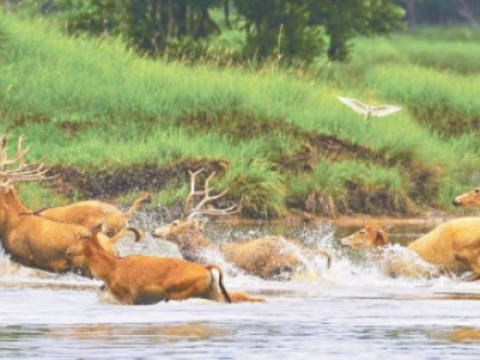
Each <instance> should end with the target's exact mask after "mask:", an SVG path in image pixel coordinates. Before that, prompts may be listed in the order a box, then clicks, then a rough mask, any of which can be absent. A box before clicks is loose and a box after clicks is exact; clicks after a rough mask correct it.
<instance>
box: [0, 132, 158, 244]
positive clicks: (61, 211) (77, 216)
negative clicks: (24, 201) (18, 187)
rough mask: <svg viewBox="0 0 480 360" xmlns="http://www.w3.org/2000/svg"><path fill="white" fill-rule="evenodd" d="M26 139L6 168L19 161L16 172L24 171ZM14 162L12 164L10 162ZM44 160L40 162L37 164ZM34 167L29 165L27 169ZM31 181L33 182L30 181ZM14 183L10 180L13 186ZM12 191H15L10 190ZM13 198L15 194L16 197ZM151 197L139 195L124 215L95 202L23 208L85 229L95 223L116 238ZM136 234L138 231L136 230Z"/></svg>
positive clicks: (2, 154) (0, 155)
mask: <svg viewBox="0 0 480 360" xmlns="http://www.w3.org/2000/svg"><path fill="white" fill-rule="evenodd" d="M7 138H8V137H7V135H2V136H1V137H0V161H2V159H3V161H7V160H8V158H7V147H6V146H7ZM26 139H27V137H26V136H25V135H21V136H20V138H19V139H18V152H17V156H16V157H14V158H13V159H12V160H9V161H8V162H7V163H6V164H5V165H4V167H5V166H7V165H8V164H10V163H12V164H13V163H15V162H16V161H18V162H19V167H18V168H17V170H16V171H20V172H21V171H22V169H24V168H25V166H26V165H25V162H24V160H23V156H24V155H25V153H27V151H28V149H25V150H23V148H22V144H23V143H24V141H25V140H26ZM12 161H13V162H12ZM42 161H43V159H42V160H40V161H39V162H38V164H40V163H41V162H42ZM32 165H33V164H30V167H31V166H32ZM31 181H34V180H31ZM13 182H14V181H12V183H13ZM12 191H15V189H12ZM15 195H16V194H15ZM150 200H151V197H150V195H149V194H148V193H144V194H142V195H141V196H140V197H139V198H138V199H137V200H136V201H135V202H134V203H133V205H132V206H131V207H130V209H129V210H128V211H127V212H125V213H123V212H122V211H121V210H120V209H118V208H117V207H116V206H114V205H111V204H108V203H105V202H102V201H97V200H88V201H81V202H77V203H74V204H70V205H67V206H57V207H51V208H45V209H41V210H38V211H35V212H34V211H32V210H30V209H28V208H26V207H23V211H24V212H25V213H34V214H36V215H41V216H44V217H47V218H49V219H51V220H58V221H65V222H69V223H73V224H78V225H82V226H85V227H88V228H90V227H93V226H96V225H97V224H100V223H102V224H103V230H102V232H103V233H104V234H105V235H107V236H109V237H113V236H115V235H117V234H118V233H119V232H120V230H122V229H124V228H125V227H127V226H128V220H129V219H130V218H131V216H132V215H133V214H134V213H135V211H137V209H138V208H139V207H140V205H141V204H142V203H144V202H149V201H150ZM137 232H138V230H137Z"/></svg>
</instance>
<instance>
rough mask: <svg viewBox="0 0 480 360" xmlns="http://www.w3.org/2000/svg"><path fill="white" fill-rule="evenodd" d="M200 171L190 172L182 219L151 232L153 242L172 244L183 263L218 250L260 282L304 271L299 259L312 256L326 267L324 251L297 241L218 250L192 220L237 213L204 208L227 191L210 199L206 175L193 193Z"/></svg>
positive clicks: (266, 239) (254, 243)
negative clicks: (322, 259) (202, 186)
mask: <svg viewBox="0 0 480 360" xmlns="http://www.w3.org/2000/svg"><path fill="white" fill-rule="evenodd" d="M202 171H203V169H201V170H199V171H197V172H195V173H192V172H190V192H189V194H188V196H187V199H186V201H185V205H184V211H183V215H182V217H181V218H180V219H178V220H175V221H173V222H172V223H170V224H168V225H166V226H163V227H159V228H157V229H155V230H154V231H153V232H152V235H153V236H154V237H156V238H161V239H164V240H167V241H170V242H172V243H174V244H176V245H177V246H178V248H179V250H180V252H181V254H182V256H183V258H184V259H186V260H189V261H199V262H205V260H206V259H205V255H206V253H207V252H208V250H213V251H215V250H217V249H219V250H220V252H221V254H222V255H223V257H224V258H225V260H226V261H227V262H230V263H233V264H234V265H235V266H236V267H238V268H240V269H241V270H243V271H244V272H245V273H247V274H251V275H255V276H259V277H261V278H263V279H290V278H291V277H292V275H294V274H295V273H301V272H302V270H306V264H305V262H304V260H303V259H307V260H313V259H314V258H315V256H316V255H322V256H325V257H327V261H328V264H327V265H328V267H329V266H330V262H331V256H330V254H329V253H328V251H326V250H322V249H318V250H309V249H307V248H305V246H304V245H302V244H301V243H299V242H298V241H294V240H290V239H284V238H281V237H263V238H259V239H255V240H251V241H246V242H242V243H231V244H225V245H222V246H220V247H219V248H218V247H217V246H216V245H214V244H212V243H211V242H210V241H209V240H207V239H206V238H205V237H204V236H203V235H202V233H201V232H200V226H199V222H198V221H197V219H196V217H198V216H200V215H230V214H234V213H238V212H239V211H240V207H239V206H237V205H234V206H231V207H229V208H226V209H217V208H207V209H205V208H204V207H205V205H206V204H207V203H209V202H211V201H213V200H216V199H219V198H221V197H222V196H224V195H225V194H226V193H227V191H228V189H226V190H225V191H223V192H222V193H220V194H218V195H214V196H211V195H210V191H211V190H212V189H211V188H209V182H210V180H211V179H212V178H213V176H215V172H213V173H212V174H210V176H208V178H207V179H206V181H205V189H204V190H203V191H197V192H196V191H195V182H196V177H197V176H198V175H199V174H200V173H201V172H202ZM199 195H203V196H204V197H203V199H202V200H200V201H199V202H198V204H197V205H196V206H192V202H193V200H194V198H195V196H199Z"/></svg>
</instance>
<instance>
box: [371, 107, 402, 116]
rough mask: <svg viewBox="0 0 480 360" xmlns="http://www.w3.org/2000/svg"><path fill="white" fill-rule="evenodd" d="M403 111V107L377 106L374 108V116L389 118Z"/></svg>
mask: <svg viewBox="0 0 480 360" xmlns="http://www.w3.org/2000/svg"><path fill="white" fill-rule="evenodd" d="M400 110H402V108H401V107H399V106H392V105H377V106H372V116H379V117H382V116H387V115H390V114H393V113H396V112H397V111H400Z"/></svg>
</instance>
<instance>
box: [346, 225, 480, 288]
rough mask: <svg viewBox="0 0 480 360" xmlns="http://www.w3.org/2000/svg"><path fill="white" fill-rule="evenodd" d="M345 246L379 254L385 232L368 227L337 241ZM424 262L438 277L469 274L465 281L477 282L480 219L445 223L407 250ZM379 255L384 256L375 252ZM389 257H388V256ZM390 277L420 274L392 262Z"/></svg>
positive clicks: (412, 266)
mask: <svg viewBox="0 0 480 360" xmlns="http://www.w3.org/2000/svg"><path fill="white" fill-rule="evenodd" d="M341 242H342V244H343V245H345V246H351V247H354V248H363V249H371V250H373V251H377V250H381V249H382V247H383V246H384V245H387V244H388V243H389V241H388V236H387V231H386V229H384V228H382V227H381V226H378V225H368V226H366V227H365V228H363V229H361V230H360V231H358V232H356V233H354V234H352V235H351V236H349V237H347V238H344V239H342V240H341ZM407 249H408V250H411V251H413V252H415V253H416V254H418V256H419V257H420V258H421V259H423V260H424V261H425V262H427V263H429V264H432V265H433V266H435V267H436V269H438V271H439V274H440V273H455V274H461V273H463V272H466V271H469V270H471V271H473V274H472V275H471V276H469V277H468V278H467V280H470V281H473V280H478V279H479V278H480V263H479V261H480V218H478V217H465V218H459V219H454V220H450V221H447V222H445V223H443V224H441V225H439V226H437V227H436V228H435V229H433V230H432V231H430V232H429V233H427V234H425V235H423V236H422V237H420V238H418V239H417V240H415V241H413V242H412V243H410V244H409V245H408V246H407ZM377 254H382V255H381V256H384V255H385V253H384V252H377ZM389 255H391V253H389ZM390 268H391V269H390V270H391V272H392V273H396V274H397V275H407V276H418V275H422V271H421V270H420V269H419V268H417V267H416V265H415V264H413V263H406V262H405V261H403V262H399V261H393V262H392V265H390Z"/></svg>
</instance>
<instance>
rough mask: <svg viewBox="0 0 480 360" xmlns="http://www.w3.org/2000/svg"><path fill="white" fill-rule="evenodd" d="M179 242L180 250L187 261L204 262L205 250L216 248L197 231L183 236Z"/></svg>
mask: <svg viewBox="0 0 480 360" xmlns="http://www.w3.org/2000/svg"><path fill="white" fill-rule="evenodd" d="M179 240H180V241H179V246H178V249H179V250H180V253H181V254H182V256H183V258H184V259H185V260H187V261H194V262H202V260H203V259H204V256H203V255H204V253H205V250H208V249H215V248H216V246H215V245H214V244H212V243H211V242H210V241H208V240H207V239H206V238H205V237H204V236H203V235H202V234H201V233H200V231H199V230H196V229H195V230H193V231H189V232H187V233H185V234H183V235H182V236H181V237H180V239H179Z"/></svg>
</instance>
